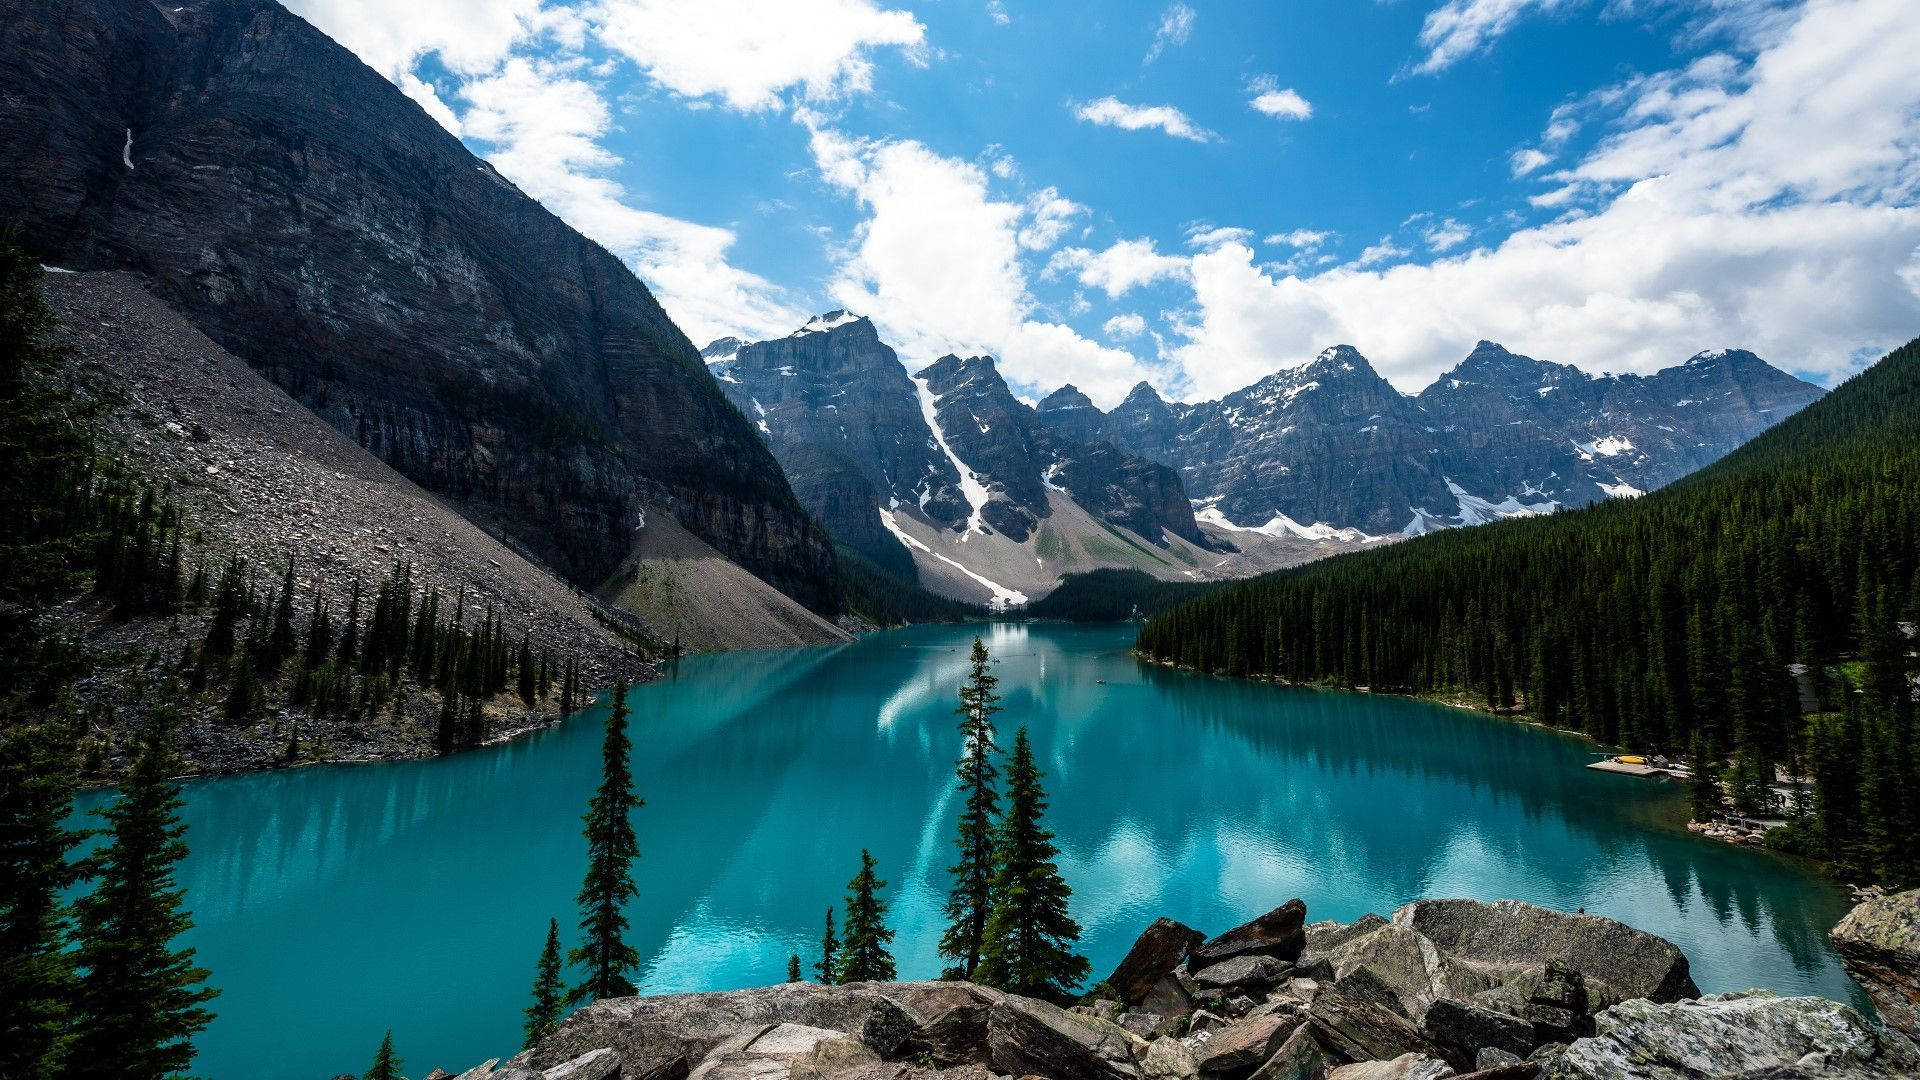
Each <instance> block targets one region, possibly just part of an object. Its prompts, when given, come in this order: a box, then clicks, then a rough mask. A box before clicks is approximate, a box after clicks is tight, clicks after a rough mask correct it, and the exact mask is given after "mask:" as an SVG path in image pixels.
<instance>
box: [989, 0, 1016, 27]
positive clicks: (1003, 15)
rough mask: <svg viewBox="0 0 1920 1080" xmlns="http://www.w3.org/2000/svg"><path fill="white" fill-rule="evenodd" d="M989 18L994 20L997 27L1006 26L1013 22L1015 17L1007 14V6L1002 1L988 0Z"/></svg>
mask: <svg viewBox="0 0 1920 1080" xmlns="http://www.w3.org/2000/svg"><path fill="white" fill-rule="evenodd" d="M987 18H989V19H992V20H993V22H994V25H996V26H1005V25H1007V24H1008V23H1011V22H1012V21H1013V16H1011V15H1009V14H1007V5H1005V4H1003V3H1001V2H1000V0H987Z"/></svg>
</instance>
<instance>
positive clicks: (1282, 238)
mask: <svg viewBox="0 0 1920 1080" xmlns="http://www.w3.org/2000/svg"><path fill="white" fill-rule="evenodd" d="M1331 239H1333V233H1331V232H1327V231H1325V230H1323V229H1295V230H1293V231H1292V232H1283V233H1274V234H1273V235H1272V236H1269V237H1267V239H1266V243H1269V244H1275V245H1278V246H1281V247H1290V248H1299V249H1300V250H1302V251H1311V250H1313V249H1314V248H1317V247H1319V246H1320V245H1321V244H1324V243H1326V242H1327V241H1328V240H1331Z"/></svg>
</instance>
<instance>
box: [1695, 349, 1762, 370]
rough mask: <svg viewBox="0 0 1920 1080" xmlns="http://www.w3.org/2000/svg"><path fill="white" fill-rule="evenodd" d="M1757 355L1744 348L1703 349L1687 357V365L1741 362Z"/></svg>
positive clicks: (1703, 365)
mask: <svg viewBox="0 0 1920 1080" xmlns="http://www.w3.org/2000/svg"><path fill="white" fill-rule="evenodd" d="M1758 359H1760V358H1759V357H1758V356H1755V355H1754V354H1753V353H1750V352H1748V351H1747V350H1745V349H1705V350H1703V351H1701V352H1697V353H1694V354H1693V355H1692V356H1689V357H1687V363H1686V366H1687V367H1710V366H1712V365H1714V364H1732V363H1743V362H1745V361H1748V360H1758Z"/></svg>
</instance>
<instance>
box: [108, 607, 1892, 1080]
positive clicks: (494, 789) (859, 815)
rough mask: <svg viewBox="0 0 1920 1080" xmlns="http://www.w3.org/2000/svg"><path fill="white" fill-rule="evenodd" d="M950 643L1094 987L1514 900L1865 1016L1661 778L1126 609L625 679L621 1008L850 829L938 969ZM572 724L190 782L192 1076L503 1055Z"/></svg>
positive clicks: (575, 769)
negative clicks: (978, 685)
mask: <svg viewBox="0 0 1920 1080" xmlns="http://www.w3.org/2000/svg"><path fill="white" fill-rule="evenodd" d="M976 632H981V633H983V634H984V636H986V637H987V639H988V644H989V646H990V647H991V649H992V650H993V654H994V656H995V657H996V658H997V659H998V660H999V662H998V663H996V664H995V666H994V670H995V672H996V674H998V675H999V676H1000V678H1001V690H1002V691H1003V692H1004V693H1005V695H1006V702H1005V704H1006V706H1007V710H1006V712H1005V713H1004V714H1002V716H1001V717H1000V723H1001V728H1002V732H1003V735H1004V736H1005V740H1006V741H1007V742H1011V735H1012V731H1013V729H1014V728H1015V727H1017V726H1019V725H1022V724H1025V725H1029V726H1030V728H1031V732H1032V736H1033V740H1034V745H1035V750H1036V753H1037V756H1038V757H1039V759H1040V761H1041V763H1042V766H1043V767H1044V768H1045V769H1046V770H1047V773H1048V776H1047V779H1046V786H1047V789H1048V792H1049V794H1050V795H1051V797H1052V801H1053V807H1052V810H1051V813H1050V817H1049V822H1050V824H1051V826H1052V827H1053V829H1054V830H1055V831H1056V832H1057V833H1058V834H1059V840H1060V845H1061V847H1062V849H1063V852H1064V854H1063V858H1062V860H1061V863H1062V866H1063V868H1064V870H1065V872H1066V876H1067V878H1068V881H1069V882H1070V883H1071V884H1072V886H1073V888H1074V890H1075V894H1074V901H1073V913H1074V915H1075V916H1076V917H1077V918H1078V919H1079V920H1080V922H1081V924H1082V925H1083V926H1084V927H1085V929H1086V933H1085V937H1084V938H1083V941H1082V944H1083V946H1084V951H1085V952H1086V953H1087V954H1088V955H1089V957H1090V958H1091V959H1092V961H1093V967H1094V969H1095V974H1096V977H1098V976H1099V975H1101V974H1104V973H1105V972H1106V971H1107V970H1110V969H1111V968H1112V966H1113V964H1114V963H1116V962H1117V961H1118V960H1119V958H1120V957H1121V956H1122V955H1123V954H1124V953H1125V952H1126V949H1127V946H1128V945H1129V944H1130V943H1131V942H1132V940H1133V938H1134V936H1135V935H1136V934H1137V933H1139V931H1140V930H1141V929H1142V928H1143V927H1144V926H1145V925H1146V924H1147V923H1148V922H1150V921H1151V920H1152V919H1154V918H1155V917H1157V916H1161V915H1166V916H1171V917H1173V918H1177V919H1180V920H1182V921H1184V922H1186V923H1189V924H1191V925H1193V926H1196V927H1199V928H1201V929H1203V930H1206V931H1209V932H1217V931H1219V930H1224V929H1226V928H1227V927H1229V926H1231V925H1234V924H1236V923H1238V922H1241V921H1243V920H1244V919H1246V918H1248V917H1251V916H1253V915H1256V914H1258V913H1260V912H1263V911H1266V910H1268V909H1269V908H1272V907H1274V906H1276V905H1277V904H1279V903H1281V902H1282V901H1284V900H1286V899H1288V898H1289V897H1293V896H1300V897H1304V898H1305V899H1306V901H1307V905H1308V917H1309V918H1310V919H1326V918H1333V919H1340V920H1343V921H1344V920H1350V919H1353V918H1356V917H1358V916H1360V915H1362V914H1365V913H1366V912H1369V911H1376V912H1380V913H1382V914H1385V913H1388V912H1391V911H1392V909H1393V908H1394V907H1396V906H1398V905H1399V904H1402V903H1404V902H1406V901H1408V900H1411V899H1415V898H1418V897H1427V896H1431V897H1443V896H1468V897H1476V898H1480V899H1498V898H1505V897H1512V898H1517V899H1522V900H1528V901H1531V902H1534V903H1538V904H1544V905H1547V906H1550V907H1556V908H1562V909H1567V910H1572V909H1574V908H1578V907H1585V908H1586V909H1587V910H1588V911H1590V912H1596V913H1599V914H1604V915H1609V916H1612V917H1614V918H1618V919H1622V920H1624V921H1626V922H1629V923H1631V924H1633V925H1635V926H1638V927H1641V928H1643V929H1646V930H1649V931H1652V932H1654V933H1657V934H1661V935H1663V936H1665V937H1667V938H1669V939H1671V940H1672V941H1673V942H1674V943H1676V944H1677V945H1679V946H1680V947H1681V948H1682V949H1683V950H1684V951H1685V952H1686V954H1687V956H1688V957H1689V958H1690V959H1691V961H1692V963H1693V972H1694V978H1695V980H1696V981H1697V982H1698V983H1699V984H1700V986H1701V988H1702V989H1703V990H1705V991H1707V992H1714V991H1722V990H1734V989H1745V988H1747V987H1750V986H1762V987H1768V988H1771V989H1774V990H1777V991H1780V992H1783V993H1814V994H1822V995H1825V996H1828V997H1833V998H1837V999H1839V1000H1843V1001H1853V1002H1856V1003H1858V1002H1860V1001H1861V1000H1862V999H1861V998H1860V997H1859V995H1858V992H1857V990H1855V988H1854V987H1853V985H1852V983H1851V982H1849V981H1848V979H1847V978H1846V976H1845V974H1844V973H1843V972H1842V971H1841V969H1840V967H1839V964H1838V961H1837V959H1836V958H1835V956H1834V955H1833V953H1832V952H1831V951H1830V950H1829V949H1828V947H1827V944H1826V940H1825V933H1826V931H1827V929H1828V928H1830V927H1831V926H1832V925H1833V924H1834V923H1835V922H1836V921H1837V920H1838V919H1839V918H1840V916H1841V915H1843V914H1844V913H1845V911H1846V907H1847V903H1846V901H1845V899H1844V898H1843V897H1842V896H1841V894H1840V893H1839V891H1838V890H1837V889H1835V888H1834V887H1833V886H1831V885H1829V884H1827V883H1825V882H1824V881H1822V880H1821V879H1819V878H1818V877H1816V876H1814V875H1812V874H1810V873H1808V872H1806V871H1805V870H1803V869H1801V868H1799V867H1798V866H1796V865H1794V864H1792V863H1789V862H1786V861H1783V860H1781V859H1777V858H1774V857H1772V856H1768V855H1766V854H1763V853H1759V852H1753V851H1746V850H1741V849H1736V848H1732V847H1728V846H1726V845H1722V844H1718V843H1713V842H1710V841H1705V840H1701V839H1699V838H1697V837H1694V836H1693V835H1691V834H1689V833H1687V832H1686V831H1685V830H1684V829H1683V828H1681V827H1680V825H1679V822H1680V821H1681V820H1682V819H1683V816H1684V803H1685V792H1684V791H1683V790H1682V789H1681V788H1680V787H1679V786H1678V785H1670V784H1666V783H1661V782H1656V781H1649V780H1641V779H1635V778H1632V777H1623V776H1613V775H1608V774H1603V773H1599V772H1595V771H1593V770H1589V769H1585V768H1582V766H1583V765H1584V764H1586V763H1587V762H1589V761H1591V760H1593V759H1594V758H1595V757H1596V756H1597V754H1598V751H1597V750H1596V749H1595V748H1593V747H1591V746H1589V745H1587V744H1585V743H1582V742H1579V741H1576V740H1573V739H1569V738H1565V737H1562V736H1558V735H1554V734H1551V733H1548V732H1544V731H1540V730H1537V729H1534V728H1530V727H1526V726H1523V725H1519V724H1514V723H1509V722H1504V721H1499V720H1493V719H1489V718H1486V717H1482V716H1477V715H1473V714H1469V713H1463V712H1458V711H1454V710H1449V709H1445V708H1441V707H1437V706H1431V705H1426V704H1421V703H1417V702H1410V701H1402V700H1396V699H1390V698H1374V697H1366V696H1360V695H1348V694H1331V693H1318V692H1313V691H1306V690H1288V689H1280V688H1275V687H1269V686H1260V685H1253V684H1246V683H1235V682H1230V681H1226V680H1220V679H1207V678H1197V677H1191V676H1185V675H1179V674H1174V673H1170V672H1166V671H1163V670H1160V669H1156V668H1150V667H1147V666H1145V665H1142V664H1139V663H1138V662H1136V661H1135V660H1134V659H1133V658H1132V657H1131V656H1130V655H1129V654H1128V652H1127V650H1128V648H1129V646H1130V645H1131V643H1132V638H1133V629H1132V628H1130V627H1070V626H1056V625H1033V626H1028V625H1021V624H1002V625H995V626H992V627H989V628H985V629H984V630H982V629H981V628H977V627H969V628H942V627H922V628H915V629H910V630H903V631H896V632H890V633H885V634H879V635H875V636H872V637H869V638H867V639H865V640H862V641H860V642H858V643H856V644H852V645H847V646H839V647H830V648H819V649H804V650H785V651H777V652H755V653H735V654H729V655H719V656H703V657H696V658H691V659H687V660H684V661H682V662H681V663H680V665H679V669H678V672H677V673H676V674H674V676H673V677H671V678H669V679H663V680H662V681H660V682H657V683H653V684H649V685H647V686H643V687H638V688H636V689H635V690H634V691H633V693H632V696H631V703H632V706H633V710H634V722H633V736H634V744H635V748H634V762H633V764H634V774H635V777H636V781H637V784H638V787H639V790H640V793H641V794H642V795H643V796H644V798H645V799H646V806H645V807H644V808H642V809H641V810H640V811H638V812H637V814H636V815H635V823H636V825H637V828H638V832H639V837H640V848H641V851H642V859H641V861H640V862H639V864H638V865H637V868H636V869H637V877H638V881H639V885H640V898H639V900H638V901H637V903H636V904H635V905H634V907H633V909H632V912H631V914H632V918H633V924H634V933H633V935H632V940H633V943H634V944H635V945H636V946H637V947H638V948H639V950H640V954H641V956H642V958H643V962H644V964H645V971H644V973H643V977H642V979H641V980H640V981H641V984H642V987H643V990H644V991H646V992H650V993H660V992H667V991H678V990H699V989H725V988H732V987H741V986H754V985H763V984H766V983H772V982H778V981H780V980H781V979H783V978H784V977H785V968H786V960H787V955H788V954H789V953H793V952H798V953H799V954H800V955H801V957H802V959H803V960H804V961H805V962H806V963H807V964H808V965H809V967H811V964H812V963H813V961H814V959H816V957H815V955H814V952H815V949H816V944H817V942H818V940H819V932H820V921H821V916H822V913H823V912H824V910H825V909H826V907H827V905H829V904H832V903H836V902H837V901H838V900H839V899H840V897H841V895H842V892H843V890H844V887H845V885H846V882H847V880H848V879H849V878H851V877H852V876H853V874H854V872H855V871H856V870H857V869H858V861H859V850H860V848H862V847H868V848H871V849H872V850H873V853H874V855H875V857H876V858H877V859H879V862H880V873H881V875H882V876H883V877H885V878H886V879H887V880H888V881H889V882H890V883H891V885H890V888H889V889H888V891H887V896H888V897H889V898H890V899H891V901H892V903H893V912H892V925H893V926H894V927H895V929H896V930H897V932H898V935H899V936H898V939H897V940H896V942H895V945H896V949H895V954H896V956H897V958H898V960H899V966H900V971H901V975H902V977H906V978H923V977H933V976H935V975H936V974H937V973H938V971H939V969H940V964H939V962H938V960H937V958H936V956H935V953H934V945H935V942H936V941H937V940H938V938H939V932H940V916H939V908H940V904H941V902H942V899H943V897H944V894H945V890H946V887H947V877H946V873H945V868H946V866H947V865H948V863H949V862H950V861H951V856H952V851H951V844H952V841H951V829H952V817H953V814H954V813H955V810H956V807H955V804H954V799H953V794H954V792H953V781H952V776H953V770H952V759H953V758H954V757H955V755H956V754H957V753H958V750H959V738H958V735H957V733H956V731H955V729H954V722H955V717H954V715H953V712H952V708H953V705H954V700H955V699H954V692H955V690H956V689H957V687H958V685H959V682H960V680H961V678H962V676H963V674H964V673H965V670H966V655H967V646H968V645H969V644H970V642H971V639H972V636H973V635H974V633H976ZM1101 680H1104V683H1103V682H1102V681H1101ZM603 715H604V714H603V712H602V711H593V712H589V713H586V714H583V715H582V716H580V717H577V718H575V719H573V720H571V721H569V722H568V723H566V724H565V725H562V726H561V727H558V728H556V729H554V730H552V731H548V732H544V733H541V734H538V735H535V736H533V737H531V738H528V739H525V740H522V741H520V742H517V743H514V744H512V745H509V746H504V747H499V748H494V749H489V750H484V751H478V752H474V753H469V754H462V755H459V756H456V757H453V758H449V759H445V760H437V761H421V762H409V763H402V764H391V765H362V766H335V767H323V768H308V769H298V770H292V771H288V772H279V773H265V774H258V775H251V776H242V777H235V778H230V779H219V780H209V781H204V782H199V783H194V784H191V785H189V786H188V787H187V809H186V819H187V822H188V824H189V827H190V831H189V833H188V837H187V839H188V842H189V843H190V844H191V845H192V855H191V856H190V857H189V859H188V860H187V862H186V863H185V865H184V866H183V867H182V871H181V881H182V884H183V885H184V886H185V887H186V889H187V891H188V900H189V903H190V905H191V907H192V911H193V915H194V918H195V920H196V922H197V925H196V927H195V928H194V929H193V930H192V931H191V933H190V935H189V938H188V940H189V942H190V943H191V944H192V945H194V946H195V947H197V948H198V949H199V951H200V956H199V959H200V961H201V963H203V964H204V965H205V966H206V967H208V968H210V969H211V970H212V972H213V984H214V985H216V986H218V987H219V988H220V989H221V990H222V991H224V992H223V994H222V995H221V997H220V998H218V999H217V1000H216V1001H215V1002H214V1008H215V1009H216V1010H217V1012H218V1014H219V1019H218V1020H217V1021H215V1023H214V1024H213V1026H212V1027H211V1028H210V1029H208V1031H207V1032H206V1033H205V1034H204V1035H203V1036H202V1038H201V1040H200V1057H199V1059H198V1061H197V1062H196V1063H195V1071H196V1072H197V1073H199V1074H201V1075H204V1076H209V1077H213V1078H215V1080H235V1078H243V1077H244V1078H269V1077H299V1078H320V1077H327V1076H332V1075H334V1074H336V1073H340V1072H347V1071H352V1072H354V1073H356V1074H357V1073H359V1072H360V1071H361V1070H363V1069H365V1068H366V1065H367V1062H368V1061H369V1060H370V1059H371V1057H372V1055H373V1051H374V1048H375V1047H376V1045H377V1044H378V1043H379V1041H380V1036H381V1033H382V1032H384V1031H385V1030H386V1029H388V1028H392V1029H393V1032H394V1041H395V1045H396V1047H397V1049H398V1050H399V1052H400V1054H401V1055H402V1056H403V1057H404V1058H405V1059H406V1061H407V1063H408V1066H409V1075H414V1076H418V1075H421V1074H423V1073H425V1072H427V1071H428V1070H429V1069H430V1068H432V1067H434V1066H442V1067H447V1068H450V1069H453V1070H454V1071H458V1070H460V1069H461V1068H464V1067H467V1066H471V1065H473V1064H476V1063H478V1062H479V1061H481V1060H482V1059H484V1058H487V1057H492V1056H496V1055H498V1056H504V1055H506V1054H508V1053H511V1052H512V1051H514V1050H515V1049H517V1047H518V1042H519V1031H520V1023H521V1015H520V1010H521V1009H522V1008H524V1007H525V1005H526V999H527V992H528V987H529V985H530V983H531V981H532V976H533V965H534V960H535V957H536V955H537V953H538V951H539V947H540V943H541V939H542V937H543V935H544V934H545V931H546V923H547V918H548V916H550V915H551V916H558V917H559V918H560V921H561V926H562V928H563V931H570V930H571V927H572V924H573V922H574V921H575V916H574V908H573V897H574V893H575V891H576V890H577V889H578V886H579V879H580V872H581V869H582V865H583V860H584V852H585V845H584V843H583V842H582V840H581V839H580V832H579V823H580V814H581V812H582V811H583V809H584V808H585V803H586V799H587V797H588V795H589V794H590V793H591V791H592V788H593V786H594V784H595V783H596V782H597V779H598V770H599V760H598V755H599V745H600V734H601V724H600V722H599V721H600V718H601V717H602V716H603ZM106 797H107V796H105V795H103V794H99V793H95V794H92V795H89V796H88V797H87V800H86V801H87V804H88V805H97V804H98V803H99V802H100V801H101V800H103V799H104V798H106Z"/></svg>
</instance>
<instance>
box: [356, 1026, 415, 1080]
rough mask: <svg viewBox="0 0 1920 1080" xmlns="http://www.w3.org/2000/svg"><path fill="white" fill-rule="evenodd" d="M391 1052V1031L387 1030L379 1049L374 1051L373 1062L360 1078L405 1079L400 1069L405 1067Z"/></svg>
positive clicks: (377, 1079) (376, 1079) (361, 1079)
mask: <svg viewBox="0 0 1920 1080" xmlns="http://www.w3.org/2000/svg"><path fill="white" fill-rule="evenodd" d="M406 1067H407V1066H406V1063H405V1062H402V1061H401V1060H400V1058H399V1057H398V1056H396V1055H395V1054H394V1052H393V1032H392V1030H388V1032H387V1034H386V1037H385V1038H383V1039H381V1040H380V1049H378V1050H376V1051H374V1054H373V1064H372V1065H371V1066H369V1067H368V1068H367V1071H366V1073H365V1075H363V1076H362V1077H361V1078H360V1080H406V1077H404V1076H401V1075H400V1070H401V1069H404V1068H406Z"/></svg>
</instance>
